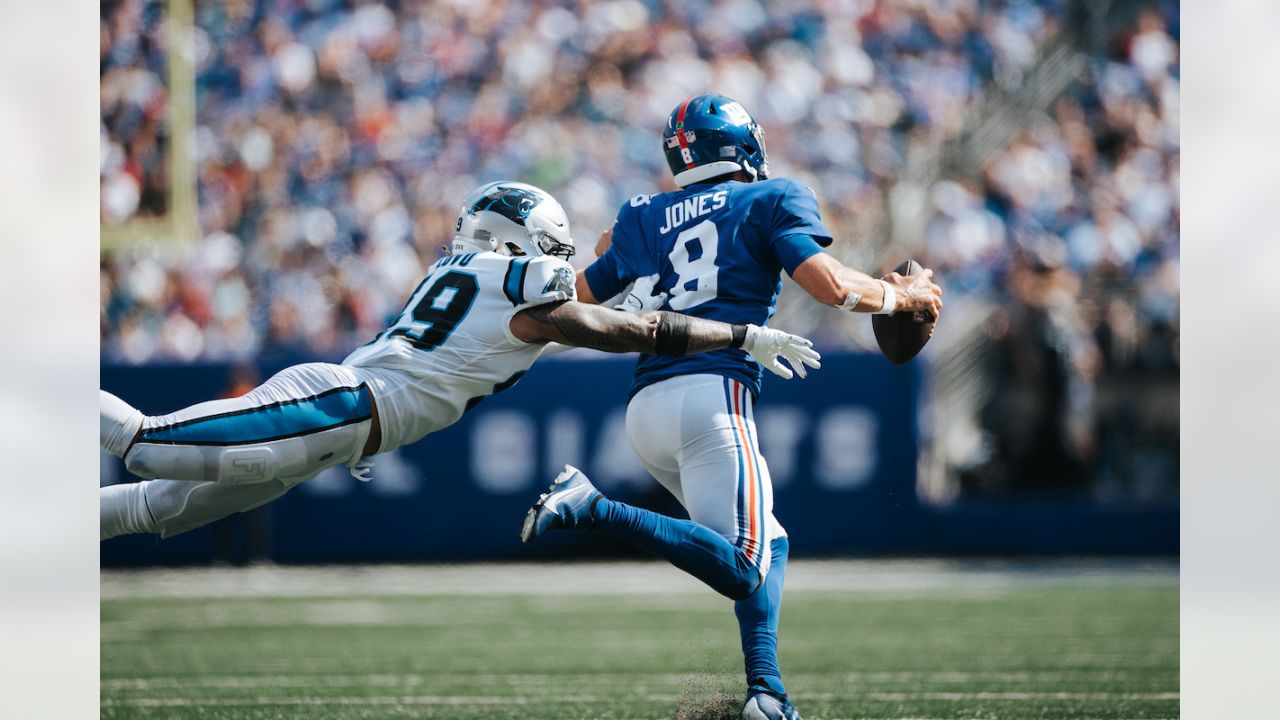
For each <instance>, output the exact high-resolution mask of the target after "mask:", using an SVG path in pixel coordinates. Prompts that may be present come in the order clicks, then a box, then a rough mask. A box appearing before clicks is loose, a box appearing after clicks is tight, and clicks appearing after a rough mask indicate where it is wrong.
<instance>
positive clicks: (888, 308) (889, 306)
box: [873, 280, 898, 315]
mask: <svg viewBox="0 0 1280 720" xmlns="http://www.w3.org/2000/svg"><path fill="white" fill-rule="evenodd" d="M880 284H881V285H883V286H884V304H883V305H881V306H880V309H879V310H877V311H875V313H873V314H875V315H892V314H893V311H894V310H896V309H897V308H898V295H897V293H895V292H894V291H893V286H892V285H890V284H889V283H887V282H885V281H884V280H881V281H880Z"/></svg>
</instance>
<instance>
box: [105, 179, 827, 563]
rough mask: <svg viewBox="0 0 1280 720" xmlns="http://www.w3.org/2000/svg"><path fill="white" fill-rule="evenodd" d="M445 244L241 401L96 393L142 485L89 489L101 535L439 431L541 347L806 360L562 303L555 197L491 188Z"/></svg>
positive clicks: (110, 432) (748, 332) (741, 331)
mask: <svg viewBox="0 0 1280 720" xmlns="http://www.w3.org/2000/svg"><path fill="white" fill-rule="evenodd" d="M455 231H456V234H455V236H454V239H453V247H452V253H451V254H449V255H448V256H446V257H444V258H442V259H440V260H439V261H437V262H436V263H435V264H434V265H432V266H431V269H430V271H429V272H428V273H427V276H426V277H425V278H423V280H422V283H421V284H419V286H418V288H417V289H416V290H415V291H414V292H413V295H412V296H411V297H410V298H409V302H408V303H407V304H406V305H405V308H404V310H403V311H401V313H400V315H399V316H398V317H397V318H396V319H395V321H394V322H393V323H392V324H391V326H390V327H388V328H387V329H386V330H384V331H383V332H382V333H381V334H379V335H378V337H377V338H375V339H374V340H373V341H372V342H370V343H369V344H367V345H364V346H363V347H360V348H358V349H357V350H356V351H355V352H353V353H351V355H349V356H348V357H347V358H346V359H345V360H344V361H343V362H342V363H341V364H338V365H335V364H330V363H307V364H303V365H296V366H293V367H290V368H287V369H285V370H282V371H281V372H279V373H277V374H276V375H274V376H273V377H271V378H270V379H269V380H267V381H266V382H265V383H263V384H262V385H260V386H259V387H257V388H255V389H254V390H252V391H250V392H249V393H247V394H246V395H244V396H242V397H238V398H231V399H225V400H214V401H211V402H206V403H200V404H198V405H193V406H191V407H188V408H186V409H183V410H179V411H177V412H175V413H171V414H169V415H157V416H147V415H144V414H143V413H142V412H140V411H138V410H137V409H135V408H133V407H132V406H130V405H129V404H128V403H126V402H124V401H123V400H121V399H119V398H117V397H116V396H114V395H111V394H110V393H107V392H105V391H100V392H101V438H100V439H101V444H102V447H103V449H105V450H106V451H108V452H110V453H111V454H113V455H116V456H118V457H121V458H124V461H125V465H126V467H128V469H129V470H130V471H131V472H132V473H134V474H135V475H138V476H140V477H142V478H147V479H146V480H144V481H143V482H139V483H131V484H121V485H111V486H108V487H104V488H102V489H101V490H100V501H101V528H100V529H101V532H100V534H101V537H102V539H107V538H110V537H115V536H117V535H123V534H129V533H158V534H159V535H160V536H161V537H170V536H172V535H175V534H177V533H181V532H185V531H187V530H191V529H193V528H196V527H199V526H201V525H204V524H207V523H209V522H212V521H214V520H218V519H220V518H222V517H225V516H227V515H230V514H232V513H236V512H243V511H245V510H250V509H253V508H255V507H258V506H260V505H262V504H263V503H266V502H269V501H271V500H274V499H275V498H277V497H279V496H280V495H282V494H284V493H285V492H286V491H288V490H289V489H290V488H291V487H294V486H296V485H298V484H299V483H302V482H305V481H307V480H310V479H311V478H313V477H315V476H316V475H318V474H319V473H320V472H321V471H323V470H325V469H327V468H330V467H332V466H334V465H338V464H346V465H348V466H349V467H350V468H351V472H352V474H353V475H355V476H356V477H358V478H360V479H362V480H367V479H369V478H368V473H369V468H370V465H371V459H370V456H373V455H375V454H377V453H380V452H387V451H389V450H391V449H393V448H396V447H399V446H401V445H407V444H409V443H413V442H416V441H418V440H420V439H421V438H422V437H424V436H425V435H427V434H428V433H432V432H435V431H436V430H440V429H442V428H445V427H448V426H449V425H452V424H453V423H454V422H456V421H457V420H458V418H459V417H461V416H462V414H463V413H464V412H465V411H466V410H467V409H469V408H470V407H471V406H472V405H474V404H475V403H476V402H478V401H479V400H481V399H482V398H484V397H486V396H488V395H490V394H492V393H495V392H498V391H501V390H504V389H506V388H508V387H510V386H512V385H514V384H515V383H516V381H518V380H519V379H520V376H521V375H523V374H524V372H525V371H526V370H528V369H529V367H530V366H531V365H532V364H533V362H534V361H535V360H537V359H538V356H539V355H541V354H542V352H543V351H544V350H545V349H546V347H547V345H548V343H549V342H551V341H554V342H558V343H562V344H565V345H574V346H581V347H590V348H595V349H598V350H604V351H607V352H633V351H640V352H646V353H657V354H666V355H683V354H688V353H698V352H704V351H707V350H713V349H717V348H725V347H741V348H742V349H744V350H746V351H748V352H750V353H751V354H752V355H753V356H754V357H756V358H758V359H759V360H760V362H761V363H763V364H764V365H765V366H766V367H770V368H771V369H772V370H774V371H775V372H778V373H779V374H780V375H783V376H784V377H789V376H790V374H791V373H790V371H789V370H787V369H786V368H785V367H784V366H782V365H781V364H780V363H779V362H778V358H779V357H781V358H784V359H786V360H787V361H788V362H789V363H791V365H792V366H793V367H798V366H800V365H801V364H808V365H810V366H812V367H817V366H818V355H817V353H816V352H815V351H814V350H813V349H812V348H811V347H810V343H809V341H808V340H805V339H803V338H800V337H796V336H794V335H788V334H786V333H783V332H779V331H777V330H771V329H767V328H761V327H757V326H754V325H730V324H726V323H721V322H715V321H708V320H700V319H698V318H690V317H686V316H684V315H679V314H676V313H670V312H645V313H630V312H615V311H612V310H609V309H604V308H600V307H598V306H593V305H587V304H583V303H578V302H576V301H575V300H574V297H575V292H574V271H573V268H572V267H571V266H570V265H569V264H568V263H567V262H566V261H565V259H566V258H568V257H570V256H571V255H573V253H574V246H573V240H572V238H571V236H570V234H569V222H568V219H567V218H566V217H565V214H564V210H563V209H561V207H560V204H559V203H557V202H556V200H555V199H554V198H552V197H551V196H550V195H548V194H547V193H546V192H543V191H542V190H540V189H538V188H536V187H533V186H530V185H524V184H521V183H515V182H497V183H490V184H488V185H484V186H482V187H480V188H477V189H476V190H475V191H473V192H472V193H471V194H470V195H469V196H468V197H467V198H466V200H465V201H464V202H463V207H462V211H461V213H460V215H459V217H458V222H457V225H456V227H455Z"/></svg>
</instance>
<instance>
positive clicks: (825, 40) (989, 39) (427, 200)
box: [102, 0, 1060, 362]
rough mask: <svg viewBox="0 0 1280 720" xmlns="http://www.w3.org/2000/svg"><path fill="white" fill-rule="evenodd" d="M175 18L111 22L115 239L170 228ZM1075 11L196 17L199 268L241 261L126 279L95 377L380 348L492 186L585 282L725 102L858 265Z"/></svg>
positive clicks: (434, 7) (134, 1)
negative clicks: (805, 189) (216, 259)
mask: <svg viewBox="0 0 1280 720" xmlns="http://www.w3.org/2000/svg"><path fill="white" fill-rule="evenodd" d="M162 8H163V5H162V4H161V3H159V2H144V1H143V0H126V1H123V2H119V3H112V4H106V5H104V6H103V10H102V18H103V21H102V23H103V45H102V47H103V51H102V52H103V58H104V60H103V70H102V87H103V124H104V128H105V129H104V148H106V149H104V163H103V180H102V185H103V215H104V221H107V222H121V221H124V220H127V219H128V218H130V217H133V216H137V215H142V214H147V213H158V212H163V210H164V206H163V200H164V195H163V192H152V191H151V190H149V189H155V188H163V185H164V180H165V177H164V169H165V168H164V166H163V163H162V162H160V160H161V159H162V158H163V151H164V142H163V140H164V136H165V129H164V125H163V108H164V84H163V77H164V74H163V73H164V44H163V42H161V40H162V39H163V35H162V33H161V28H162V27H163V10H162ZM1059 12H1060V8H1058V7H1057V4H1056V3H1054V2H1033V1H1032V0H998V1H997V0H992V1H988V0H911V1H905V2H883V1H879V0H876V1H871V2H868V1H861V2H833V3H820V4H817V5H815V6H813V7H806V6H804V5H800V4H792V3H761V2H757V1H756V0H717V1H716V2H712V3H706V4H688V3H670V2H668V3H664V2H659V1H657V0H648V1H645V2H642V1H640V0H614V1H611V2H585V1H583V2H546V3H521V2H498V1H487V2H486V1H480V2H465V3H464V2H415V1H411V0H409V1H405V2H393V3H385V4H383V3H375V2H363V1H357V2H350V3H348V2H337V1H336V0H333V1H328V0H321V1H320V2H309V3H303V4H297V3H276V2H268V1H266V0H262V1H257V2H255V1H254V0H238V1H236V2H229V3H214V2H197V4H196V13H195V22H196V29H195V41H194V48H195V58H194V59H195V66H196V75H197V107H196V111H197V123H198V128H197V138H196V140H197V141H196V148H197V161H198V182H199V204H200V225H201V229H202V231H203V233H204V235H205V240H204V241H203V244H202V248H203V245H213V246H215V247H214V248H213V249H210V250H205V249H201V250H199V251H198V252H199V253H205V252H213V253H215V254H216V253H224V254H225V252H226V246H227V245H228V243H233V244H235V245H236V247H237V251H238V252H240V253H242V256H241V257H240V258H239V261H238V262H237V264H235V266H234V267H231V268H228V269H227V270H226V271H225V273H223V274H222V275H221V276H219V277H210V276H209V274H208V273H207V272H204V271H202V270H201V269H200V263H199V262H189V261H186V260H184V259H183V258H179V257H176V256H174V257H170V256H168V255H165V254H153V255H150V256H148V257H145V258H138V259H137V260H136V261H134V260H132V259H123V258H109V259H108V260H107V262H106V263H105V264H104V275H109V276H110V277H111V279H112V280H113V283H112V284H111V287H112V288H116V291H115V292H113V293H112V295H111V297H110V300H109V301H108V302H107V303H106V307H107V309H106V314H105V316H104V320H103V338H102V339H103V351H104V356H106V357H108V358H116V359H121V360H126V361H130V362H144V361H148V360H156V359H165V358H171V359H179V360H187V359H193V358H220V357H245V356H248V355H251V354H253V353H256V352H258V351H261V350H283V349H307V350H310V351H313V352H320V353H336V352H340V351H341V350H342V349H343V348H345V347H350V346H352V345H355V344H358V343H360V342H364V341H366V340H368V339H369V338H370V337H372V335H373V334H374V333H376V332H377V331H378V330H379V329H380V327H381V326H382V324H383V322H384V321H385V320H386V318H387V315H389V314H391V313H393V312H395V311H396V310H398V309H399V307H400V305H401V303H402V302H403V298H404V296H405V295H406V294H407V293H408V292H409V291H410V290H411V289H412V288H413V285H414V283H415V282H416V281H417V278H418V275H419V274H420V271H421V269H422V268H423V267H425V266H426V265H427V264H429V263H430V262H432V261H434V259H435V258H436V257H437V255H438V252H437V249H438V247H439V246H440V245H441V244H443V243H444V242H446V241H447V239H448V236H449V234H450V231H451V227H452V222H453V217H454V214H455V213H456V207H455V205H456V203H457V202H458V199H459V198H461V197H462V196H463V195H464V194H465V193H466V192H467V191H468V190H470V189H471V188H472V187H474V186H475V185H477V184H479V183H480V182H483V181H487V180H492V179H496V178H501V177H514V178H519V179H521V180H525V181H528V182H532V183H535V184H538V185H541V186H543V187H545V188H547V189H548V190H550V191H551V192H552V193H554V194H556V195H557V196H558V197H559V198H560V199H561V201H562V202H563V203H564V205H565V206H566V209H567V210H568V212H569V213H570V216H571V217H572V218H573V222H574V228H575V233H576V235H577V237H578V238H579V239H580V241H581V242H580V245H581V246H582V249H583V251H584V252H583V253H582V254H581V255H580V260H581V261H583V262H586V261H589V259H590V252H589V247H590V244H591V241H592V240H593V239H594V237H595V236H596V235H597V234H598V233H599V232H600V231H601V230H603V229H604V228H606V227H608V226H609V225H610V224H611V221H612V218H613V215H614V213H615V212H616V209H617V206H618V205H619V204H620V203H621V202H623V201H624V200H625V199H626V198H627V197H629V196H631V195H634V194H636V193H639V192H652V191H653V190H654V189H670V188H672V187H673V185H672V182H671V180H670V177H669V172H668V171H667V169H666V166H665V162H664V161H663V159H662V155H661V149H660V147H659V143H658V137H659V133H660V130H661V127H662V125H663V124H664V122H665V120H666V115H667V113H668V112H670V110H671V108H672V107H674V106H675V105H676V104H677V103H678V102H679V101H680V100H681V99H683V98H684V97H686V96H688V95H690V94H692V93H695V92H700V91H704V90H706V89H708V88H715V89H717V90H719V91H721V92H725V93H727V94H729V95H731V96H734V97H736V98H737V99H739V100H740V101H741V102H743V103H744V105H746V106H747V107H748V108H750V109H751V110H752V111H753V112H754V113H755V114H756V115H757V117H758V118H759V119H760V120H761V122H763V123H764V124H765V125H766V127H767V128H768V131H769V146H770V151H771V158H772V159H773V164H774V166H775V167H776V170H775V172H778V173H779V174H786V175H794V176H797V177H799V178H801V179H802V180H804V181H805V182H807V183H809V184H810V185H812V186H813V187H814V188H815V190H817V192H818V194H819V196H820V197H821V198H822V199H823V202H824V206H825V208H826V215H827V218H828V220H829V222H830V225H831V226H832V228H833V230H835V231H836V233H837V235H838V236H839V237H841V238H842V243H844V244H845V245H846V246H850V245H856V244H859V243H860V242H861V241H863V240H865V239H866V238H867V236H868V235H869V234H870V232H871V229H872V228H874V227H876V223H877V222H878V220H877V218H879V217H881V216H882V214H883V206H884V202H885V195H886V193H887V189H888V187H889V186H890V185H891V183H892V182H893V180H894V178H895V177H896V175H897V173H898V172H899V170H900V168H901V165H902V163H903V158H904V157H906V154H907V151H908V146H913V145H918V144H921V143H926V142H929V141H932V140H934V139H936V138H938V137H943V136H947V135H949V134H951V133H954V132H955V131H956V130H957V129H958V127H959V124H960V121H961V119H962V118H963V117H964V115H965V112H966V110H967V109H968V108H969V107H970V106H971V105H972V103H973V102H974V101H975V100H976V98H977V96H978V94H979V91H980V89H981V88H982V86H983V85H984V84H986V83H987V82H988V81H989V80H990V79H991V77H992V74H993V73H995V72H997V71H998V69H999V68H1001V67H1006V66H1008V67H1025V66H1027V65H1028V64H1029V63H1031V62H1032V61H1033V60H1034V51H1035V48H1036V47H1037V46H1038V45H1039V44H1040V43H1041V42H1043V40H1044V39H1045V38H1046V37H1047V36H1048V35H1049V34H1050V33H1051V32H1052V29H1053V25H1054V17H1055V16H1056V14H1057V13H1059ZM125 88H128V92H125ZM121 98H125V99H127V100H129V101H130V102H124V101H122V100H121ZM134 166H137V169H131V168H134ZM121 168H123V169H121ZM148 193H150V194H148ZM148 198H150V199H148ZM219 248H221V249H219ZM135 275H137V276H138V277H137V278H136V279H135V278H134V277H133V276H135ZM135 285H145V286H146V288H144V289H148V288H149V289H151V290H152V292H150V293H147V292H143V293H141V294H138V293H135V292H133V291H132V290H131V288H134V286H135ZM215 294H216V295H217V297H216V298H215V297H214V295H215ZM197 299H201V300H202V302H197ZM197 306H203V307H205V308H206V309H205V310H204V311H203V314H199V313H196V314H193V308H195V307H197ZM215 307H216V308H217V311H216V312H215V311H211V310H209V308H215ZM784 317H786V315H785V314H784ZM197 334H198V335H202V336H203V337H201V338H199V339H191V338H190V336H193V335H197ZM184 338H186V339H190V342H189V343H188V344H187V345H185V346H183V347H177V346H175V343H180V342H186V340H184ZM236 343H242V344H241V345H240V346H239V347H235V344H236Z"/></svg>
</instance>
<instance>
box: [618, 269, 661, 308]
mask: <svg viewBox="0 0 1280 720" xmlns="http://www.w3.org/2000/svg"><path fill="white" fill-rule="evenodd" d="M657 284H658V274H657V273H654V274H652V275H646V276H644V277H638V278H636V281H635V282H634V283H633V284H632V285H631V291H630V292H628V293H627V296H626V297H625V298H623V299H622V302H620V303H618V304H617V305H616V306H614V308H613V309H614V310H624V311H626V312H641V311H644V310H660V309H662V306H663V305H665V304H666V302H667V298H668V297H671V295H670V294H669V293H664V292H660V293H655V292H654V291H653V286H654V285H657Z"/></svg>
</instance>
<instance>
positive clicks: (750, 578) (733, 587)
mask: <svg viewBox="0 0 1280 720" xmlns="http://www.w3.org/2000/svg"><path fill="white" fill-rule="evenodd" d="M763 583H764V575H762V574H761V573H760V568H758V567H756V566H755V565H749V566H747V567H745V568H741V569H739V570H738V571H737V572H735V573H734V574H733V580H732V582H730V583H729V585H728V587H726V588H725V589H724V590H722V591H721V592H722V593H724V595H725V596H727V597H728V598H729V599H730V600H734V601H737V600H746V599H747V598H749V597H751V596H752V595H754V594H755V592H756V590H758V589H760V585H761V584H763Z"/></svg>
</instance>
